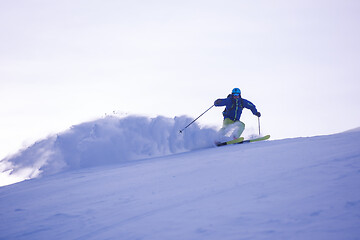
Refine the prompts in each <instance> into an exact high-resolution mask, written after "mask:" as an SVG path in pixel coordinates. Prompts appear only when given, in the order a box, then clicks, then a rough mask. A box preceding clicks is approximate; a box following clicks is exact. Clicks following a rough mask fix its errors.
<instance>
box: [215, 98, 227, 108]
mask: <svg viewBox="0 0 360 240" xmlns="http://www.w3.org/2000/svg"><path fill="white" fill-rule="evenodd" d="M226 104H227V98H224V99H221V98H219V99H217V100H216V101H215V102H214V105H215V107H220V106H225V105H226Z"/></svg>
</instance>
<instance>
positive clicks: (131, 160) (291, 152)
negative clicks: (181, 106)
mask: <svg viewBox="0 0 360 240" xmlns="http://www.w3.org/2000/svg"><path fill="white" fill-rule="evenodd" d="M140 119H142V120H143V121H140ZM187 121H188V119H186V118H178V119H166V118H155V119H143V118H133V119H132V121H130V120H129V119H127V118H125V119H111V118H109V119H104V120H98V121H97V127H95V128H94V126H95V125H94V122H91V123H87V124H83V125H80V126H75V127H74V128H73V129H72V130H70V131H69V132H66V133H63V134H59V135H58V136H55V137H50V138H49V139H46V140H44V141H41V142H38V143H36V144H35V145H33V146H31V147H29V148H28V149H27V150H24V151H22V152H21V153H19V154H18V155H16V156H13V157H9V158H8V159H5V160H3V163H7V165H8V166H10V165H12V167H13V169H14V170H13V171H14V172H16V171H24V169H23V168H29V169H32V170H34V169H37V170H38V171H33V172H34V173H35V172H36V174H37V175H43V176H44V177H42V178H35V179H32V180H28V181H23V182H20V183H17V184H13V185H9V186H4V187H2V188H0V216H1V218H0V219H1V220H0V221H1V222H0V239H27V240H28V239H37V240H38V239H84V240H85V239H86V240H88V239H122V240H127V239H145V240H147V239H150V240H155V239H156V240H157V239H179V240H180V239H181V240H184V239H206V240H209V239H210V240H212V239H214V240H218V239H225V240H228V239H229V240H230V239H236V240H239V239H252V240H257V239H276V240H277V239H299V240H300V239H301V240H303V239H326V240H329V239H360V191H359V189H360V148H359V146H360V144H359V143H360V132H359V131H351V132H346V133H341V134H335V135H329V136H318V137H311V138H295V139H285V140H277V141H266V142H259V143H253V144H243V145H233V146H225V147H220V148H216V147H213V145H212V143H211V142H212V139H213V137H214V136H215V134H216V133H215V131H214V130H212V129H200V128H199V127H198V126H194V127H193V128H190V129H189V132H188V134H187V135H184V136H179V135H178V134H177V131H178V129H180V127H178V126H184V123H186V122H187ZM131 123H133V124H134V125H133V128H131V129H129V126H131ZM139 123H141V124H139ZM125 126H126V127H125ZM90 129H91V131H90V132H91V133H92V134H89V130H90ZM126 129H128V131H127V130H126ZM153 129H158V130H160V129H161V130H163V131H155V132H151V130H153ZM144 130H146V131H147V132H146V131H144ZM142 132H143V133H142ZM115 133H116V134H115ZM155 133H157V134H155ZM175 133H176V134H175ZM59 136H60V137H59ZM121 136H124V139H122V137H121ZM130 136H132V137H133V138H129V137H130ZM142 136H145V139H143V138H142ZM150 136H152V137H153V138H151V137H150ZM154 139H157V140H154ZM154 141H155V142H154ZM129 142H131V143H129ZM121 143H123V144H125V143H126V144H127V145H126V146H124V148H121V149H120V150H121V151H123V152H125V153H126V154H125V155H123V154H122V152H121V151H120V150H119V151H115V149H116V147H114V146H116V145H121ZM138 143H142V144H140V145H139V144H138ZM160 143H162V144H165V143H167V144H165V146H162V144H160ZM112 144H114V145H112ZM136 146H138V147H136ZM130 153H132V154H130ZM37 154H38V155H37ZM39 156H41V157H39ZM39 159H41V161H40V160H39ZM25 160H27V161H25ZM87 160H89V162H87ZM22 161H25V163H23V165H22V167H19V165H21V164H22V163H21V162H22ZM30 166H31V167H30ZM34 166H36V167H37V168H34ZM8 171H9V170H8ZM36 174H35V175H36ZM29 176H30V175H29Z"/></svg>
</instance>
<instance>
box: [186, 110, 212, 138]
mask: <svg viewBox="0 0 360 240" xmlns="http://www.w3.org/2000/svg"><path fill="white" fill-rule="evenodd" d="M213 106H215V105H212V106H211V107H209V109H208V110H206V111H205V112H203V113H202V114H201V115H200V116H198V117H197V118H195V120H194V121H192V122H191V123H189V124H188V125H187V126H186V127H184V128H183V129H181V130H180V131H179V132H180V133H182V132H183V131H184V130H185V129H186V128H188V127H189V126H190V125H191V124H193V123H194V122H195V121H196V120H198V119H199V118H200V117H201V116H202V115H204V114H205V113H206V112H207V111H209V110H210V109H211V108H212V107H213Z"/></svg>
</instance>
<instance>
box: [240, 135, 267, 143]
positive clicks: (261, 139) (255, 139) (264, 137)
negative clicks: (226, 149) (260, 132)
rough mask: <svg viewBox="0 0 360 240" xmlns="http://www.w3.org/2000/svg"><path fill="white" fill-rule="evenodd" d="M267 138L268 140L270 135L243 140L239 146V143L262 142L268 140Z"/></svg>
mask: <svg viewBox="0 0 360 240" xmlns="http://www.w3.org/2000/svg"><path fill="white" fill-rule="evenodd" d="M269 138H270V135H266V136H263V137H259V138H254V139H249V140H244V141H242V142H239V144H241V143H251V142H258V141H264V140H268V139H269Z"/></svg>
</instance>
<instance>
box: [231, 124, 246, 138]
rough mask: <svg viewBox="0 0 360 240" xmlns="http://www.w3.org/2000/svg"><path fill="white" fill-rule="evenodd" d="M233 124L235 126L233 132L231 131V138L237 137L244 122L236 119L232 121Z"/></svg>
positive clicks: (243, 128)
mask: <svg viewBox="0 0 360 240" xmlns="http://www.w3.org/2000/svg"><path fill="white" fill-rule="evenodd" d="M234 125H236V128H235V130H234V132H233V133H232V136H233V138H239V137H240V136H241V134H242V133H243V132H244V130H245V123H243V122H241V121H236V122H235V123H234Z"/></svg>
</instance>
